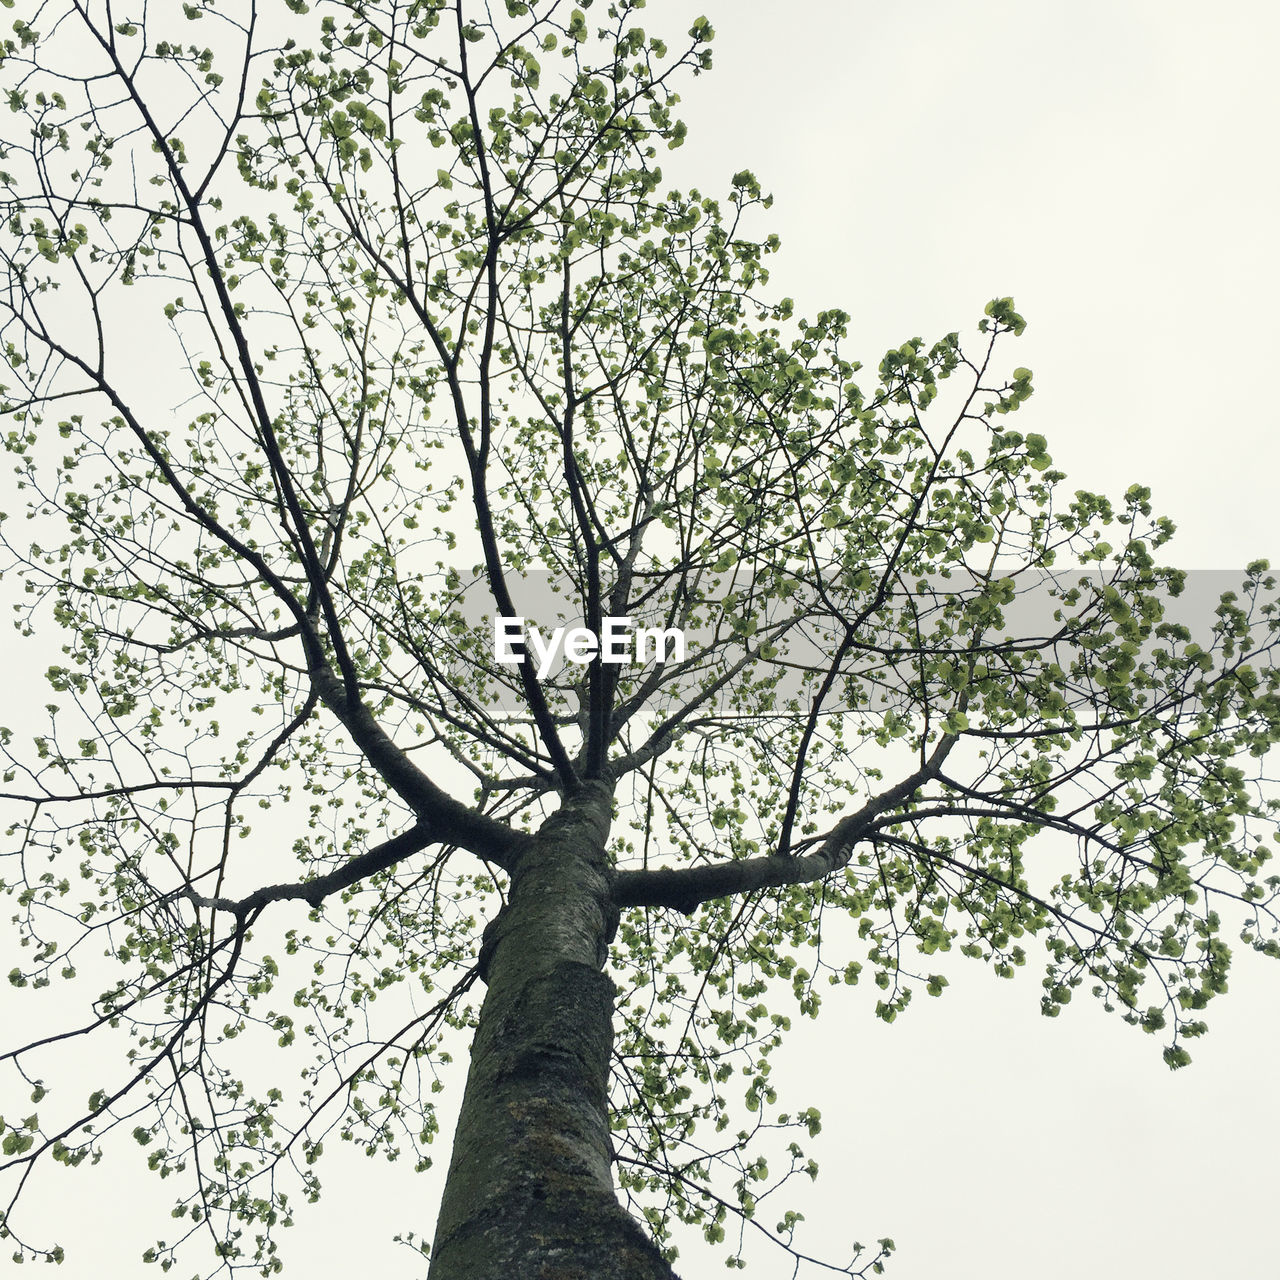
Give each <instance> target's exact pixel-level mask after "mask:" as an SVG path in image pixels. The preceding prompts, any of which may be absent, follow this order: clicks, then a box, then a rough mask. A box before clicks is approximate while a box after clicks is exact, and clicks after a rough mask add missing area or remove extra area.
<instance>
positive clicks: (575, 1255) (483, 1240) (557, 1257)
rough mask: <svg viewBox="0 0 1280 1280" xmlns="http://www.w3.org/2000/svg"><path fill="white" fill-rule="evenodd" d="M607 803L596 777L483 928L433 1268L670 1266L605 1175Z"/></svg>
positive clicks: (519, 1270)
mask: <svg viewBox="0 0 1280 1280" xmlns="http://www.w3.org/2000/svg"><path fill="white" fill-rule="evenodd" d="M611 803H612V797H611V795H610V792H609V790H608V788H606V787H605V786H604V785H603V784H600V783H592V784H589V785H588V786H587V787H585V788H584V790H583V791H582V793H581V794H579V795H578V796H575V797H574V798H573V799H572V800H570V801H569V802H567V803H566V805H565V806H564V808H562V809H561V810H560V811H559V812H557V813H556V814H554V815H553V816H552V817H551V818H549V819H548V820H547V821H546V823H544V824H543V827H542V829H541V830H540V831H539V832H538V834H537V837H536V838H535V840H534V842H533V846H532V848H531V849H529V850H528V851H527V852H526V853H525V854H524V855H523V856H522V857H521V860H520V863H519V865H518V866H517V868H516V869H515V871H514V873H513V874H512V878H511V886H510V890H509V893H508V900H507V905H506V907H505V908H504V909H503V911H502V912H501V913H500V914H499V916H498V917H497V919H496V920H495V921H494V922H493V924H491V925H490V927H489V928H488V929H487V930H486V931H485V941H484V946H483V948H482V951H481V966H482V972H483V974H484V977H485V981H486V983H487V984H488V992H487V994H486V996H485V1000H484V1004H483V1006H482V1008H481V1011H480V1024H479V1027H478V1028H477V1030H476V1035H475V1040H474V1042H473V1043H472V1046H471V1069H470V1072H469V1074H468V1076H467V1087H466V1092H465V1094H464V1096H463V1100H462V1113H461V1115H460V1116H459V1118H458V1128H457V1133H456V1135H455V1137H454V1144H453V1155H452V1158H451V1160H450V1163H449V1175H448V1179H447V1181H446V1183H445V1190H444V1197H443V1200H442V1202H441V1205H440V1217H439V1221H438V1223H437V1226H436V1240H435V1245H434V1247H433V1249H432V1253H431V1269H430V1272H429V1277H430V1280H673V1273H672V1271H671V1268H670V1267H669V1266H668V1265H667V1264H666V1263H665V1262H664V1261H663V1260H662V1258H661V1256H660V1254H659V1253H658V1251H657V1249H656V1247H655V1246H654V1244H653V1243H652V1242H651V1241H650V1240H649V1239H648V1238H647V1237H646V1236H645V1235H644V1233H643V1232H642V1231H641V1229H640V1227H639V1226H638V1225H637V1224H636V1222H635V1221H634V1220H633V1219H632V1218H631V1217H630V1215H629V1214H627V1213H626V1212H625V1211H624V1210H623V1209H622V1207H621V1206H620V1205H619V1204H618V1201H617V1197H616V1196H615V1194H614V1188H613V1170H612V1145H611V1143H610V1140H609V1115H608V1105H607V1088H608V1074H609V1057H610V1051H611V1048H612V1044H613V1001H614V994H615V993H614V987H613V983H612V982H611V981H610V980H609V979H608V978H607V977H606V976H605V975H604V973H603V972H602V970H603V968H604V963H605V959H606V957H607V954H608V946H609V942H610V940H611V938H612V936H613V932H614V929H615V927H616V924H617V911H616V909H615V908H614V907H613V905H612V898H611V886H612V871H611V869H610V867H609V864H608V860H607V856H606V854H605V848H604V847H605V840H606V837H607V835H608V831H609V821H610V808H611Z"/></svg>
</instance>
